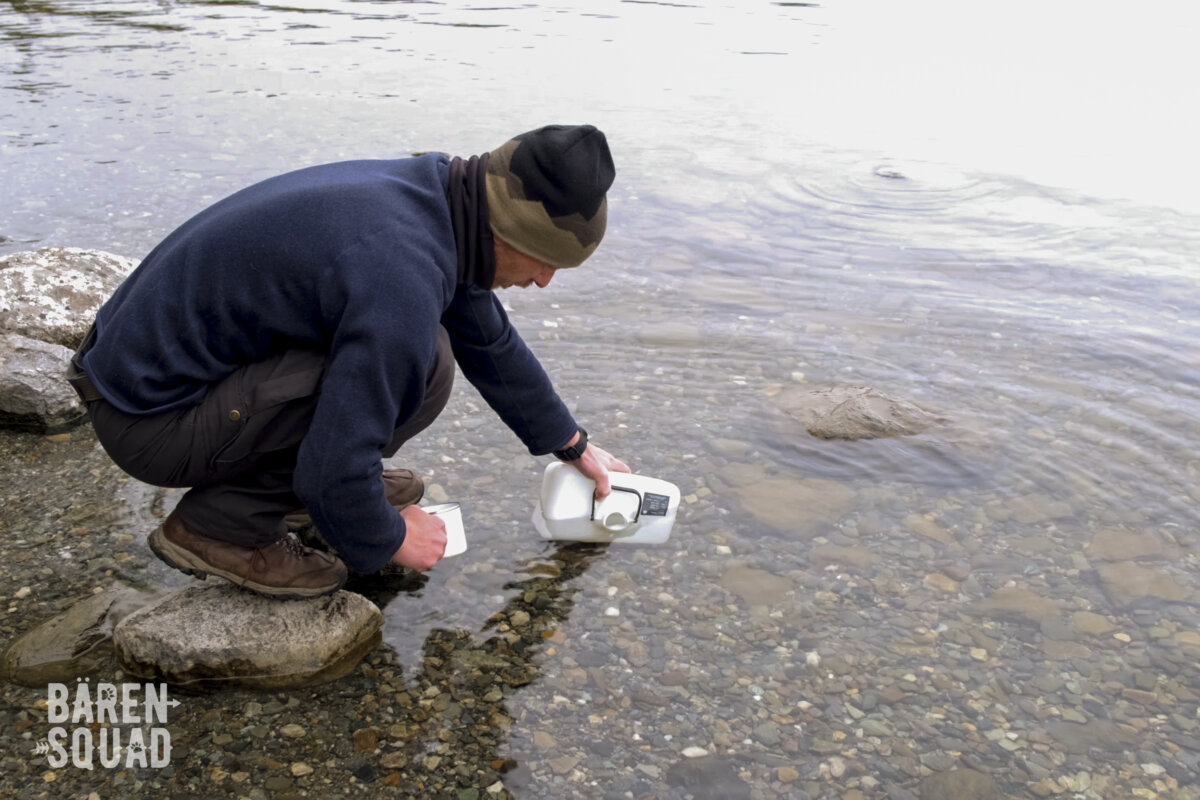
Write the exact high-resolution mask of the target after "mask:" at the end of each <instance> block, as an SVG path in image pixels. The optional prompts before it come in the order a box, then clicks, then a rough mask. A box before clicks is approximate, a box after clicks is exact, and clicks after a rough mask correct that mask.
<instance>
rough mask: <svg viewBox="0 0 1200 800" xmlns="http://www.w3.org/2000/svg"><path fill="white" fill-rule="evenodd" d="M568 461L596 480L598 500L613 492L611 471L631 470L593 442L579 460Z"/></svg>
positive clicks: (589, 443)
mask: <svg viewBox="0 0 1200 800" xmlns="http://www.w3.org/2000/svg"><path fill="white" fill-rule="evenodd" d="M567 463H568V464H570V465H571V466H573V467H574V468H575V469H577V470H579V471H580V472H582V473H583V474H584V475H585V476H586V477H588V478H591V479H592V480H594V481H595V482H596V499H597V500H603V499H604V498H606V497H608V496H609V494H611V493H612V486H611V485H610V484H609V481H608V473H609V472H629V471H630V469H629V466H628V465H627V464H626V463H625V462H624V461H622V460H621V459H619V458H617V457H616V456H614V455H612V454H611V453H609V452H608V451H607V450H604V449H602V448H599V447H597V446H596V445H594V444H592V443H591V442H588V446H587V449H586V450H584V451H583V456H582V457H580V458H579V460H578V461H568V462H567Z"/></svg>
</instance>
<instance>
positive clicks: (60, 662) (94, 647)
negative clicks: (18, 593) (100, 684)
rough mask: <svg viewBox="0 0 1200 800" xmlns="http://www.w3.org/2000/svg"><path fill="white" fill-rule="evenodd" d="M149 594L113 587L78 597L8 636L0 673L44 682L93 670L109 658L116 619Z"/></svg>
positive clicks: (17, 680) (18, 679) (25, 682)
mask: <svg viewBox="0 0 1200 800" xmlns="http://www.w3.org/2000/svg"><path fill="white" fill-rule="evenodd" d="M154 597H155V595H154V594H152V593H150V592H143V591H139V590H137V589H134V588H132V587H127V586H119V587H114V588H112V589H109V590H107V591H105V592H103V593H101V594H96V595H91V596H90V597H86V598H84V599H83V600H80V601H79V602H78V603H76V604H75V605H73V606H71V607H70V608H69V609H67V610H66V611H64V612H62V613H61V614H59V615H57V616H55V617H52V618H51V619H49V620H47V621H46V622H43V623H42V624H41V625H38V626H37V627H36V628H34V629H33V630H31V631H29V632H27V633H25V634H22V635H21V636H20V637H19V638H17V639H16V640H14V641H13V643H12V644H10V645H9V646H8V649H7V650H5V651H4V657H3V659H2V660H0V676H2V677H4V678H5V679H7V680H10V681H13V682H14V683H20V684H23V685H25V686H45V685H46V684H47V683H62V682H67V681H71V680H73V679H74V678H77V677H79V676H81V675H88V674H90V673H92V672H95V671H96V670H97V669H99V668H100V667H101V666H102V665H103V664H105V663H106V662H107V661H108V660H109V659H111V658H112V655H113V648H112V634H113V628H114V626H115V625H116V623H117V622H119V621H120V620H121V619H122V618H123V617H125V616H127V615H128V614H130V613H131V612H132V611H134V610H136V609H137V608H138V607H139V606H142V605H145V604H146V603H148V602H151V601H152V600H153V599H154Z"/></svg>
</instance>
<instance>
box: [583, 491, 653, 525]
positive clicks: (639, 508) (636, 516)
mask: <svg viewBox="0 0 1200 800" xmlns="http://www.w3.org/2000/svg"><path fill="white" fill-rule="evenodd" d="M612 490H613V491H614V492H629V493H630V494H632V495H635V496H636V497H637V499H638V504H637V511H635V512H633V519H631V520H629V525H633V524H634V523H636V522H637V521H638V520H639V519H641V516H642V493H641V492H639V491H638V490H637V489H630V488H628V487H626V486H614V487H612ZM591 520H592V522H595V521H596V495H594V494H593V495H592V514H591Z"/></svg>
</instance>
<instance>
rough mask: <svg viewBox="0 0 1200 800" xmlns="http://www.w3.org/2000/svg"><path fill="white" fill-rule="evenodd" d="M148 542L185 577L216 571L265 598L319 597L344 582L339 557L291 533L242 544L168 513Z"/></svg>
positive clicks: (201, 576) (343, 569)
mask: <svg viewBox="0 0 1200 800" xmlns="http://www.w3.org/2000/svg"><path fill="white" fill-rule="evenodd" d="M149 544H150V549H151V550H153V551H154V555H156V556H158V557H159V558H160V559H162V560H163V561H165V562H166V563H167V564H169V565H170V566H172V567H174V568H175V569H177V570H180V571H182V572H186V573H187V574H188V575H194V576H195V577H197V578H205V577H207V576H208V575H209V574H212V575H219V576H221V577H222V578H225V579H226V580H228V581H231V582H233V583H235V584H237V585H238V586H243V587H245V588H247V589H252V590H253V591H256V592H258V593H259V594H264V595H268V596H270V597H278V598H292V599H299V598H304V597H320V596H321V595H326V594H332V593H333V592H336V591H337V590H338V589H340V588H342V584H344V583H345V582H346V565H345V564H343V563H342V560H341V559H340V558H338V557H337V556H335V555H333V554H332V553H324V552H321V551H320V550H313V549H312V548H311V547H305V546H304V545H302V544H300V542H299V541H297V540H296V538H295V537H294V536H292V535H291V534H288V535H286V536H284V537H283V538H282V539H278V540H276V541H274V542H271V543H270V544H267V545H263V546H262V547H242V546H240V545H236V544H231V543H229V542H222V541H220V540H219V539H213V538H210V537H208V536H204V535H203V534H199V533H196V532H195V531H192V530H189V529H188V527H187V526H185V525H184V524H183V521H182V520H181V519H179V517H178V516H176V514H175V512H171V513H170V514H169V515H168V516H167V518H166V519H165V520H164V521H163V524H162V525H159V526H158V527H157V528H155V529H154V532H153V533H151V534H150V539H149Z"/></svg>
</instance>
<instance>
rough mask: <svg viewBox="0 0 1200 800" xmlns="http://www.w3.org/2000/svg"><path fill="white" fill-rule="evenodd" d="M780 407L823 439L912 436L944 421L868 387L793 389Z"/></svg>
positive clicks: (780, 400) (782, 396)
mask: <svg viewBox="0 0 1200 800" xmlns="http://www.w3.org/2000/svg"><path fill="white" fill-rule="evenodd" d="M778 403H779V405H780V406H781V407H782V408H783V410H784V411H786V412H787V413H788V414H789V415H791V416H793V417H795V418H796V419H798V420H799V421H800V422H801V424H803V425H804V427H805V429H806V430H807V431H808V432H809V433H810V434H812V435H813V436H816V437H819V438H821V439H879V438H883V437H888V436H912V435H914V434H917V433H921V432H922V431H925V430H928V429H929V428H931V427H934V426H935V425H938V424H940V423H942V422H943V421H944V420H943V419H942V418H941V417H939V416H937V415H936V414H932V413H930V412H928V411H926V410H924V409H923V408H920V407H918V406H916V405H914V404H913V403H910V402H908V401H907V400H902V399H900V398H897V397H891V396H889V395H886V394H884V393H883V392H880V391H878V390H876V389H872V388H870V387H867V386H834V387H828V388H822V389H793V390H790V391H787V392H784V393H782V394H781V395H780V396H779V399H778Z"/></svg>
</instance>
